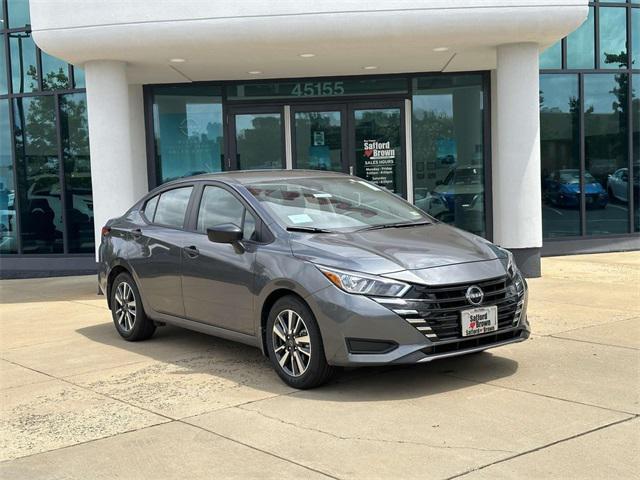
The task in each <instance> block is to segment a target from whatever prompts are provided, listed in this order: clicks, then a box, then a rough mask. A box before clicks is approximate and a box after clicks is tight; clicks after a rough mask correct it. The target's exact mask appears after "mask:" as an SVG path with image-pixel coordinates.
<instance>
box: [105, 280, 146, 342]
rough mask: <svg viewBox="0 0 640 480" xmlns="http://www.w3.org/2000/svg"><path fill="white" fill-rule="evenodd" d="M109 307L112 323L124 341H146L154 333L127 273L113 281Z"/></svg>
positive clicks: (138, 293)
mask: <svg viewBox="0 0 640 480" xmlns="http://www.w3.org/2000/svg"><path fill="white" fill-rule="evenodd" d="M110 305H111V316H112V317H113V323H114V325H115V326H116V330H117V331H118V333H119V334H120V336H121V337H122V338H124V339H125V340H127V341H129V342H137V341H140V340H146V339H148V338H151V336H152V335H153V332H155V331H156V326H155V324H154V323H153V320H151V319H150V318H149V317H147V314H146V313H145V311H144V308H143V306H142V300H141V298H140V291H139V290H138V286H137V285H136V282H135V281H134V280H133V278H131V275H129V274H128V273H124V272H123V273H121V274H120V275H118V276H117V277H116V279H115V280H114V281H113V285H112V286H111V302H110ZM123 306H124V309H123V308H122V307H123Z"/></svg>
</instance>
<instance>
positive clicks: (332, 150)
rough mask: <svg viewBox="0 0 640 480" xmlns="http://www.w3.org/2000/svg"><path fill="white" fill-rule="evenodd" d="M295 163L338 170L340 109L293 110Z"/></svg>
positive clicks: (341, 139)
mask: <svg viewBox="0 0 640 480" xmlns="http://www.w3.org/2000/svg"><path fill="white" fill-rule="evenodd" d="M293 129H294V138H293V141H294V145H295V158H296V162H295V167H296V168H310V169H314V170H333V171H336V172H340V171H342V161H343V155H344V152H343V151H342V150H343V148H342V143H343V138H342V113H341V112H340V111H333V112H332V111H313V112H295V113H294V115H293Z"/></svg>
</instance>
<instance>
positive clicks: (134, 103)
mask: <svg viewBox="0 0 640 480" xmlns="http://www.w3.org/2000/svg"><path fill="white" fill-rule="evenodd" d="M85 68H86V81H87V113H88V119H89V148H90V154H91V183H92V187H93V213H94V224H95V239H96V249H97V246H98V245H100V231H101V228H102V226H104V224H105V223H106V221H107V220H108V219H109V218H112V217H117V216H120V215H122V214H123V213H124V212H125V211H127V210H128V209H129V207H131V206H132V205H133V204H134V203H135V202H136V201H137V200H138V199H139V198H140V197H141V196H142V195H143V194H144V193H146V191H147V187H148V181H147V163H146V153H145V138H144V118H143V115H144V111H143V106H142V87H141V86H140V85H129V84H128V82H127V76H126V65H125V64H124V63H123V62H114V61H92V62H88V63H87V64H86V66H85ZM96 259H97V252H96Z"/></svg>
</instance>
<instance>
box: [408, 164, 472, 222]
mask: <svg viewBox="0 0 640 480" xmlns="http://www.w3.org/2000/svg"><path fill="white" fill-rule="evenodd" d="M414 203H415V205H416V206H417V207H418V208H421V209H422V210H424V211H425V212H428V213H429V214H430V215H432V216H433V217H435V218H437V219H438V220H441V221H443V222H447V223H454V222H455V224H456V225H457V226H458V227H460V228H463V229H465V230H468V231H470V232H474V233H477V232H482V231H483V229H484V172H483V169H482V168H481V167H475V166H466V167H457V168H453V169H451V170H450V171H449V173H448V174H447V175H446V177H445V178H444V180H438V181H436V186H435V188H433V189H428V188H417V189H416V190H415V200H414Z"/></svg>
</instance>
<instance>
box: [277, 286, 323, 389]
mask: <svg viewBox="0 0 640 480" xmlns="http://www.w3.org/2000/svg"><path fill="white" fill-rule="evenodd" d="M266 336H267V338H266V343H267V351H268V353H269V359H270V360H271V363H272V364H273V368H274V369H275V371H276V373H277V374H278V375H279V376H280V378H281V379H282V380H283V381H284V382H285V383H286V384H287V385H289V386H291V387H294V388H299V389H307V388H314V387H317V386H319V385H322V384H323V383H325V382H326V381H327V380H329V379H330V378H331V376H332V375H333V374H334V372H335V368H334V367H332V366H330V365H328V364H327V359H326V357H325V355H324V347H323V344H322V336H321V335H320V329H319V328H318V323H317V322H316V319H315V317H314V315H313V313H312V312H311V310H310V309H309V307H308V306H307V305H306V304H305V303H304V302H302V301H301V300H300V299H299V298H297V297H294V296H286V297H282V298H281V299H279V300H278V301H277V302H276V303H275V304H274V305H273V307H272V308H271V311H270V312H269V318H268V319H267V331H266Z"/></svg>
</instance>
